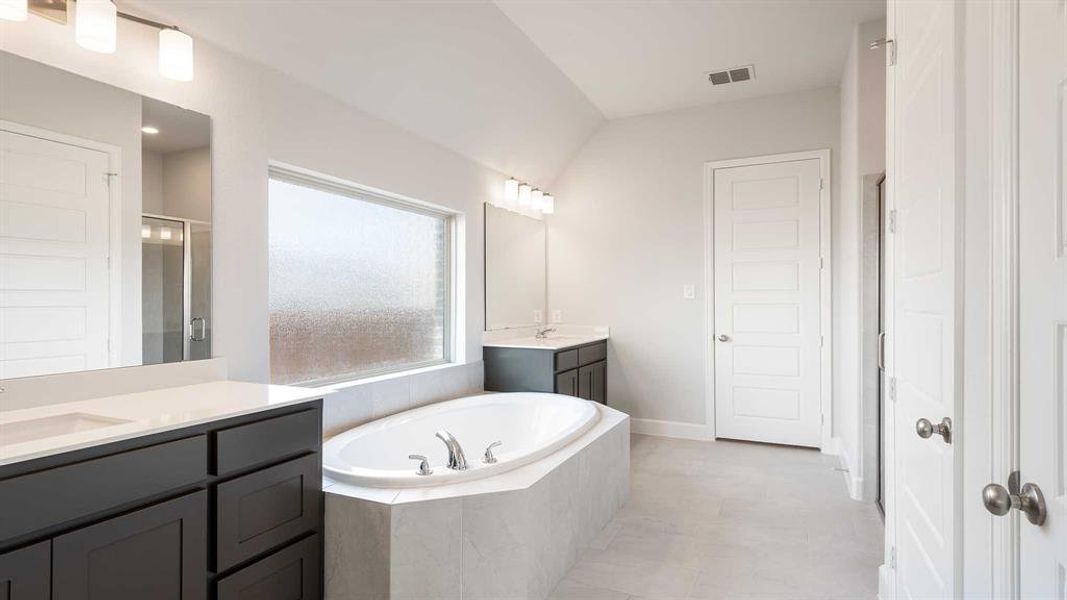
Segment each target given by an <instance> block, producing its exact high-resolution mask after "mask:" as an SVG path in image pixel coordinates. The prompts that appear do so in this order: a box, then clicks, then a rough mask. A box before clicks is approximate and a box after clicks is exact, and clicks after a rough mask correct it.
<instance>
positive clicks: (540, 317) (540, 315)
mask: <svg viewBox="0 0 1067 600" xmlns="http://www.w3.org/2000/svg"><path fill="white" fill-rule="evenodd" d="M544 322H545V313H544V312H543V311H542V310H541V309H540V308H538V309H536V310H534V323H537V324H538V325H540V324H541V323H544Z"/></svg>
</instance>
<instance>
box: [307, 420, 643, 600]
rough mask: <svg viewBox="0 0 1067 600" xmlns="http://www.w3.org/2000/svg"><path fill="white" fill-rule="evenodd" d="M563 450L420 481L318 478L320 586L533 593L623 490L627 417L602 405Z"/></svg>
mask: <svg viewBox="0 0 1067 600" xmlns="http://www.w3.org/2000/svg"><path fill="white" fill-rule="evenodd" d="M600 410H602V411H603V412H602V414H601V418H600V421H599V422H598V423H597V426H596V427H594V428H593V429H592V430H590V431H589V432H587V433H586V434H585V435H583V436H582V437H581V438H579V439H578V440H576V441H575V442H573V443H572V444H570V445H569V446H567V447H565V448H563V449H562V450H560V451H559V452H556V453H555V454H553V455H551V456H549V457H547V458H544V459H542V460H540V461H537V462H535V463H531V464H529V465H525V466H522V467H519V468H517V469H515V470H513V471H509V472H507V473H503V474H501V475H498V476H494V477H490V478H487V479H481V480H475V481H471V482H466V483H461V484H456V485H446V486H438V487H429V488H418V489H403V490H395V489H394V490H390V489H372V488H360V487H356V486H350V485H347V484H341V483H333V482H330V481H328V480H327V481H326V483H325V487H326V523H327V525H326V531H327V535H326V598H328V599H330V600H379V599H389V600H395V599H401V598H405V599H406V598H442V599H452V598H460V597H462V598H464V599H474V598H486V599H494V600H505V599H508V600H510V599H512V598H514V599H541V598H545V597H547V596H548V594H549V592H550V591H551V590H552V588H553V587H554V586H555V585H556V582H558V581H559V580H560V579H561V578H562V577H563V576H564V575H565V574H566V573H567V571H568V569H570V567H571V566H572V565H573V564H574V563H575V561H576V560H577V559H578V556H579V555H580V554H581V552H582V551H583V550H584V549H586V548H588V547H589V546H590V544H591V543H592V542H593V540H594V538H595V537H596V536H597V535H598V534H599V532H600V531H601V529H602V528H603V527H604V525H605V524H607V523H608V522H609V521H610V520H611V518H612V516H613V515H614V514H615V513H616V511H617V510H618V509H619V508H620V507H621V506H622V505H623V503H624V502H625V501H626V498H627V496H628V494H629V473H630V460H629V451H630V428H629V417H627V416H626V415H625V414H623V413H620V412H618V411H615V410H613V409H610V408H607V407H601V409H600Z"/></svg>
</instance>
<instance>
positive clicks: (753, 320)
mask: <svg viewBox="0 0 1067 600" xmlns="http://www.w3.org/2000/svg"><path fill="white" fill-rule="evenodd" d="M768 160H772V159H768ZM713 177H714V180H713V184H714V252H715V259H714V260H715V291H714V294H715V296H714V298H715V331H714V335H715V342H714V344H715V435H716V437H720V438H731V439H741V440H754V441H760V442H772V443H779V444H792V445H797V446H814V447H817V446H819V445H820V442H821V439H820V426H821V412H822V410H821V398H820V389H821V387H820V382H821V359H820V321H819V319H820V293H819V290H820V288H819V285H820V281H819V275H820V273H819V270H820V258H819V257H820V237H819V236H820V233H819V231H820V230H819V196H820V189H821V188H820V185H821V184H820V178H821V165H820V159H818V158H812V159H806V160H790V161H786V162H768V163H764V164H753V165H746V166H736V167H726V168H716V169H715V170H714V173H713Z"/></svg>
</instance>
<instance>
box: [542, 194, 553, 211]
mask: <svg viewBox="0 0 1067 600" xmlns="http://www.w3.org/2000/svg"><path fill="white" fill-rule="evenodd" d="M541 212H542V213H544V214H546V215H551V214H553V213H555V212H556V199H555V198H554V197H553V196H552V194H545V195H544V197H542V198H541Z"/></svg>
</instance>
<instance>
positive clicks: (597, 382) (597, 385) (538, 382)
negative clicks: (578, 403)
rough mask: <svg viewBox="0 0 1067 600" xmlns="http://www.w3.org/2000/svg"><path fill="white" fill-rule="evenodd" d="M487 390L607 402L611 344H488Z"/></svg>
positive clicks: (483, 352)
mask: <svg viewBox="0 0 1067 600" xmlns="http://www.w3.org/2000/svg"><path fill="white" fill-rule="evenodd" d="M482 356H483V359H484V361H485V389H486V390H489V391H492V392H550V393H557V394H566V395H568V396H577V397H579V398H584V399H586V400H593V401H596V402H599V403H601V404H607V403H608V366H607V365H608V363H607V358H608V343H607V342H606V341H598V342H593V343H591V344H584V345H581V346H577V347H571V348H564V349H561V350H553V349H548V348H544V349H542V348H508V347H498V346H486V347H484V348H483V349H482Z"/></svg>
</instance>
